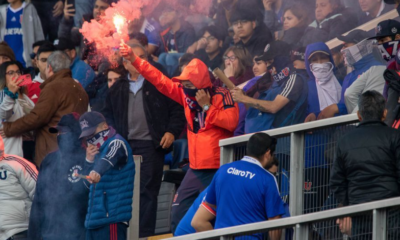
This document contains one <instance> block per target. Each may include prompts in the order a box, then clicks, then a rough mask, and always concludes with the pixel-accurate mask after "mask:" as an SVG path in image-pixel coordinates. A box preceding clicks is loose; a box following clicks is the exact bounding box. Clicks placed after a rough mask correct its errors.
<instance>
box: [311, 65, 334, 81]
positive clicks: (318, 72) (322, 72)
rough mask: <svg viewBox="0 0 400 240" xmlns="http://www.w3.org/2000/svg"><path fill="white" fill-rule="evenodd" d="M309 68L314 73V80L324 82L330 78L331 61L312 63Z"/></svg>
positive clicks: (331, 74) (331, 70) (331, 73)
mask: <svg viewBox="0 0 400 240" xmlns="http://www.w3.org/2000/svg"><path fill="white" fill-rule="evenodd" d="M310 68H311V72H312V73H313V74H314V77H315V80H317V81H318V82H319V83H320V84H324V83H326V82H328V81H329V80H331V79H332V76H333V64H332V63H331V62H326V63H312V64H310Z"/></svg>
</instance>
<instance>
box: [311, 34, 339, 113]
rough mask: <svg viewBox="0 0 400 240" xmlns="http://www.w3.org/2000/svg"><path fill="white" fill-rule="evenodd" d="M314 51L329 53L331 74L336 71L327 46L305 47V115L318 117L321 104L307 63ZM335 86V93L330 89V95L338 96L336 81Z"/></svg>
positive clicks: (315, 44)
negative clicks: (306, 88)
mask: <svg viewBox="0 0 400 240" xmlns="http://www.w3.org/2000/svg"><path fill="white" fill-rule="evenodd" d="M316 51H322V52H326V53H329V61H330V62H331V63H332V64H333V72H335V71H336V67H335V62H334V61H333V58H332V54H331V51H330V50H329V48H328V46H327V45H326V44H325V43H323V42H319V43H313V44H310V45H308V46H307V49H306V55H305V63H306V69H307V72H308V76H309V80H308V108H307V115H308V114H310V113H314V114H315V116H318V114H319V113H320V112H321V103H320V97H321V96H319V93H318V89H317V88H318V86H317V84H318V82H317V81H316V79H315V76H314V74H313V72H312V71H311V68H310V64H311V63H310V61H309V58H310V55H311V54H312V53H314V52H316ZM331 81H333V80H331ZM336 81H337V79H336ZM331 84H332V83H331ZM335 84H336V83H335ZM336 85H337V86H338V89H337V93H335V91H334V90H335V89H331V90H333V91H331V93H332V94H333V93H335V94H340V91H341V88H339V87H340V84H339V82H338V81H337V84H336ZM321 94H322V93H321ZM336 103H337V102H336Z"/></svg>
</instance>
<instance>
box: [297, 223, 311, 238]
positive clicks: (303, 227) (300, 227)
mask: <svg viewBox="0 0 400 240" xmlns="http://www.w3.org/2000/svg"><path fill="white" fill-rule="evenodd" d="M308 233H309V229H308V224H306V223H303V224H296V235H295V236H296V238H295V240H307V239H308Z"/></svg>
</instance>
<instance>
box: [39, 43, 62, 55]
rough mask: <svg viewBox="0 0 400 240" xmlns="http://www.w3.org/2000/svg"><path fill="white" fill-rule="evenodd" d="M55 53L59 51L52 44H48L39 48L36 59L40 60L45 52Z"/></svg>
mask: <svg viewBox="0 0 400 240" xmlns="http://www.w3.org/2000/svg"><path fill="white" fill-rule="evenodd" d="M54 51H57V48H56V47H55V46H54V45H53V44H52V43H51V42H46V43H44V44H43V45H42V46H40V47H39V49H38V51H37V54H36V58H38V59H39V56H40V54H41V53H43V52H54Z"/></svg>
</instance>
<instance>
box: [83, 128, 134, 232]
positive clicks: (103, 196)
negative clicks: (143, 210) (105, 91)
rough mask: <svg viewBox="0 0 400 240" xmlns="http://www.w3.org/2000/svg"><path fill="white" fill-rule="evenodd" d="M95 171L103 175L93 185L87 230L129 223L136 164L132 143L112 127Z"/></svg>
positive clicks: (94, 164) (95, 160)
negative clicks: (130, 144)
mask: <svg viewBox="0 0 400 240" xmlns="http://www.w3.org/2000/svg"><path fill="white" fill-rule="evenodd" d="M99 152H100V153H99V154H97V155H96V157H95V159H94V163H93V164H90V163H88V164H90V165H92V167H93V171H96V172H97V173H99V174H100V176H101V179H100V182H98V183H97V184H92V186H90V194H89V207H88V212H87V215H86V221H85V227H86V228H87V229H95V228H99V227H103V226H106V225H108V224H112V223H120V222H129V220H130V219H131V217H132V196H133V180H134V177H135V163H134V162H133V156H132V150H131V148H130V146H129V144H128V143H127V142H126V140H125V139H123V138H122V137H121V136H120V135H119V134H116V133H115V130H114V129H113V128H111V127H110V133H109V134H108V139H107V140H106V141H105V142H104V143H103V145H102V146H101V147H100V149H99Z"/></svg>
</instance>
